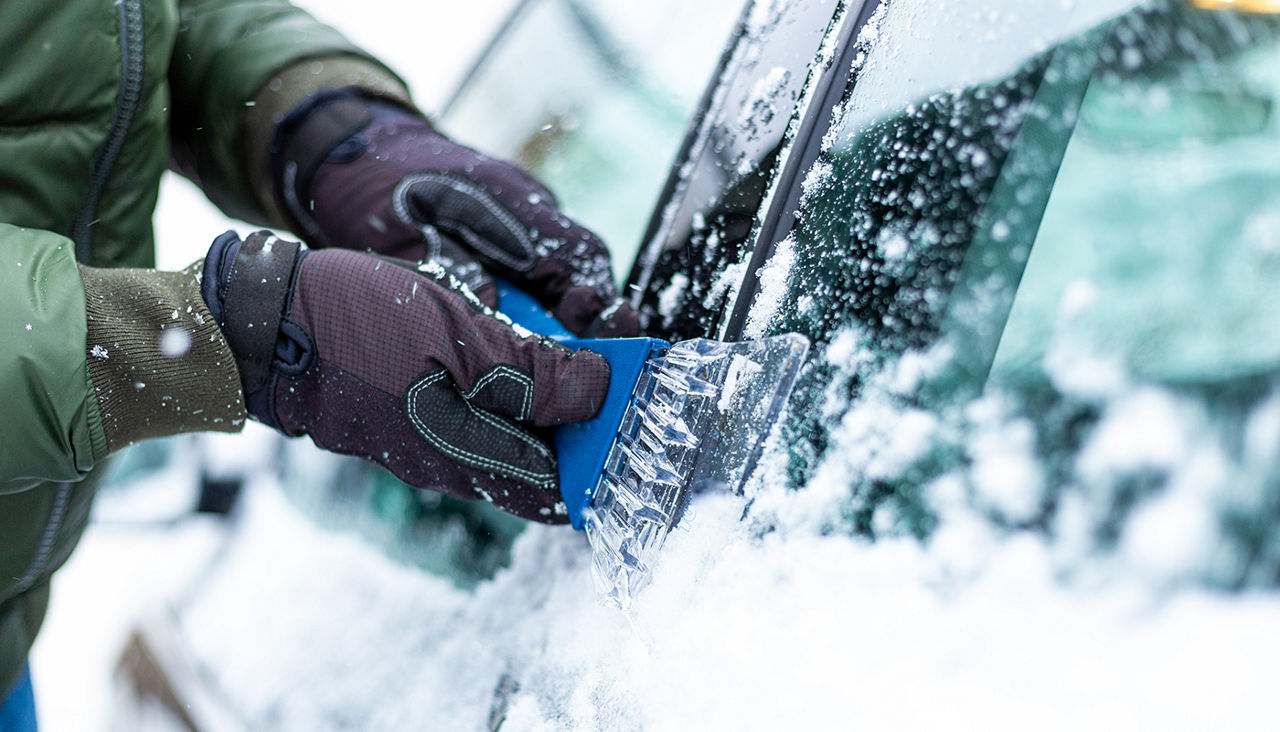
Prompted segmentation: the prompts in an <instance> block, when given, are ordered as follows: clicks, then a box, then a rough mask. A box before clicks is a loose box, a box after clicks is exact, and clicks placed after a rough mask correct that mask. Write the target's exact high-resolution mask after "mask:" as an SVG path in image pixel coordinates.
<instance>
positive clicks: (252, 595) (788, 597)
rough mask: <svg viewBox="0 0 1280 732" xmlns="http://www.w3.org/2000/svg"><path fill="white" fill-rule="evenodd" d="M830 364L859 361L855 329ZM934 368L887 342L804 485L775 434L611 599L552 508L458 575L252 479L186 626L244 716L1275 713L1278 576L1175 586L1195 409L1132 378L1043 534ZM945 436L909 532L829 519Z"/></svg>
mask: <svg viewBox="0 0 1280 732" xmlns="http://www.w3.org/2000/svg"><path fill="white" fill-rule="evenodd" d="M944 355H945V354H944ZM828 358H830V359H835V360H836V361H837V362H843V363H844V364H845V365H847V366H849V367H851V368H852V367H856V365H857V364H860V363H863V362H864V361H865V358H866V354H865V353H863V352H861V351H860V350H859V349H858V348H857V347H856V339H855V338H853V336H852V335H850V334H846V335H845V337H843V338H841V339H839V340H837V342H836V343H835V344H834V346H833V347H832V348H831V349H830V350H829V352H828ZM943 362H945V358H942V357H939V356H937V355H935V356H932V357H931V356H928V355H917V356H913V357H910V358H907V359H904V360H903V361H902V362H900V363H899V364H898V366H897V367H895V368H891V369H888V370H887V371H886V372H885V374H884V377H883V379H881V380H879V381H877V382H876V383H875V384H872V385H871V386H870V387H869V388H868V389H867V390H866V391H865V392H864V394H863V395H862V396H860V397H859V398H858V399H857V400H855V401H853V402H851V403H850V402H847V401H841V400H840V399H839V398H837V397H836V396H834V392H833V396H832V397H831V398H832V399H833V400H835V402H836V403H833V404H829V405H827V408H828V409H830V410H831V412H832V413H833V414H840V413H842V412H843V417H841V418H840V425H839V427H838V429H836V430H835V431H834V432H833V439H834V441H835V446H834V447H833V449H831V450H830V451H829V452H828V458H827V459H826V460H825V461H823V462H822V463H821V465H820V466H819V469H818V470H817V472H816V473H815V475H814V477H813V478H812V480H811V481H810V483H809V485H808V486H807V487H806V488H805V489H804V490H802V491H799V492H793V491H789V490H787V489H785V488H783V487H782V486H783V485H784V483H785V481H784V480H783V479H782V471H783V470H784V468H785V463H786V459H785V453H784V452H783V451H781V450H778V449H776V448H777V445H774V448H775V449H774V450H773V451H772V452H771V455H772V459H771V460H770V462H769V463H768V465H766V467H765V470H764V471H763V474H764V475H763V476H762V479H761V480H759V481H757V482H756V484H755V485H754V486H753V488H752V493H753V497H754V501H753V503H752V505H751V508H750V511H749V512H748V519H747V520H746V521H742V520H741V517H742V515H743V511H744V504H743V499H739V498H733V497H727V496H722V497H705V498H704V499H703V500H701V501H699V502H698V503H697V504H696V505H695V508H694V511H695V515H694V516H693V519H692V521H691V522H690V525H689V530H687V531H683V532H677V533H676V534H673V535H672V538H671V539H670V541H669V543H668V545H667V548H666V551H664V555H663V559H662V563H661V564H660V565H659V567H658V568H657V572H656V577H655V581H654V583H653V585H652V586H650V587H649V588H648V589H647V590H646V591H645V592H644V593H642V594H641V596H640V598H639V600H638V602H637V603H636V605H635V606H634V607H633V610H632V612H631V614H630V615H629V616H628V615H623V614H621V613H618V612H615V611H613V610H610V609H607V608H604V607H602V606H600V605H599V604H598V601H597V599H596V597H595V595H594V592H593V590H592V586H591V580H590V555H589V549H588V547H587V545H586V542H585V541H584V540H583V538H582V537H581V535H578V534H575V533H573V532H571V531H568V530H566V529H558V528H547V527H531V528H530V529H529V530H528V531H527V532H526V533H525V534H524V535H523V536H522V537H521V538H520V539H519V540H518V542H517V544H516V546H515V549H514V554H513V560H512V565H511V567H510V568H509V569H507V570H505V571H503V572H502V573H500V574H499V575H498V576H497V577H496V578H495V579H494V580H492V581H489V582H485V583H483V584H481V585H480V586H479V587H478V588H477V589H476V590H475V591H474V592H472V593H466V592H462V591H459V590H457V589H455V588H454V587H453V586H452V585H450V584H449V583H448V582H446V581H445V580H443V579H439V578H435V577H432V576H430V575H426V574H423V573H421V572H419V571H416V570H411V569H407V568H403V567H400V566H397V565H395V564H393V563H392V562H390V561H389V560H387V559H385V558H384V557H383V556H382V555H380V554H379V553H377V552H376V551H375V550H374V549H372V548H371V547H370V546H368V545H366V544H364V543H362V542H361V541H359V540H357V539H354V538H352V537H347V536H341V535H334V534H329V533H326V532H324V531H321V530H319V529H316V528H314V526H313V525H311V524H310V523H309V522H308V521H306V520H305V519H303V518H301V517H300V516H298V515H297V514H296V513H295V512H294V510H293V509H292V508H291V507H290V506H289V504H288V503H287V502H286V501H284V500H283V498H282V497H281V495H280V494H279V492H278V491H277V490H275V489H265V490H259V491H257V492H256V493H254V494H253V495H252V500H251V502H250V505H249V506H248V509H249V510H248V511H247V515H246V516H245V518H244V524H243V526H242V527H241V532H242V536H241V537H240V539H239V540H238V541H237V542H236V543H235V544H234V547H233V549H232V550H231V553H230V555H229V556H228V557H227V558H226V559H225V560H224V561H223V563H222V565H221V567H220V568H219V570H218V571H217V572H216V573H215V574H214V575H213V576H212V577H211V579H210V581H209V583H208V584H207V586H206V588H205V590H204V591H203V593H202V594H201V595H200V596H199V597H198V598H197V599H196V601H195V604H194V606H193V608H192V611H191V612H189V613H187V614H186V616H185V618H184V626H185V629H186V631H187V633H188V634H189V637H190V639H191V640H192V642H193V644H194V647H195V650H196V652H197V654H198V655H199V656H200V657H201V658H202V659H204V661H205V663H206V664H207V665H208V667H209V669H210V670H211V671H212V675H213V677H214V678H216V679H217V681H218V683H219V684H220V685H221V686H222V687H223V689H224V691H225V694H226V696H227V698H229V699H231V700H234V702H235V704H236V705H237V707H238V708H239V710H240V711H241V713H243V714H244V715H245V718H246V722H247V723H248V726H249V727H251V728H280V729H310V730H317V729H336V728H343V727H358V728H361V729H405V728H423V727H433V726H442V727H447V728H450V729H476V730H484V729H490V728H491V727H492V725H494V724H497V723H499V722H502V727H501V728H502V729H504V730H544V729H548V730H550V729H620V730H630V729H654V730H667V729H670V730H675V729H691V728H709V729H779V728H797V729H829V728H842V729H843V728H869V729H902V728H937V727H942V726H948V727H949V726H954V725H956V724H957V722H959V723H960V724H961V725H962V726H966V727H972V728H979V729H986V728H992V727H995V728H1035V729H1044V728H1050V729H1077V728H1080V727H1083V726H1086V725H1087V726H1096V725H1099V724H1102V725H1105V726H1107V727H1111V728H1156V727H1161V726H1163V727H1168V728H1175V729H1188V728H1200V729H1205V728H1224V727H1225V728H1243V729H1249V728H1263V727H1266V726H1268V725H1267V719H1268V718H1269V716H1270V711H1269V702H1268V701H1267V700H1268V699H1269V698H1270V687H1269V684H1270V681H1269V680H1270V679H1271V678H1273V677H1274V674H1275V672H1276V671H1277V670H1278V669H1277V666H1280V661H1277V659H1280V636H1277V635H1276V634H1275V633H1273V632H1271V630H1272V625H1273V624H1274V620H1275V618H1276V617H1277V612H1280V598H1277V597H1276V596H1275V595H1274V594H1271V593H1255V594H1243V595H1231V594H1225V593H1218V592H1215V591H1211V590H1209V589H1205V588H1204V587H1203V586H1202V585H1200V584H1197V583H1192V582H1184V581H1181V580H1182V579H1184V578H1186V577H1188V576H1197V575H1195V574H1194V572H1193V573H1191V574H1190V575H1189V574H1188V573H1187V568H1188V566H1191V567H1193V568H1194V566H1195V565H1196V563H1197V562H1199V561H1200V560H1201V559H1203V558H1205V557H1210V556H1213V554H1214V550H1215V542H1216V541H1218V536H1217V534H1216V531H1217V529H1216V527H1212V526H1210V527H1207V529H1206V527H1205V525H1204V520H1203V517H1205V516H1210V517H1212V516H1215V515H1217V514H1216V513H1215V511H1214V510H1211V509H1214V508H1215V507H1218V506H1219V503H1218V499H1219V498H1221V495H1220V494H1215V493H1214V491H1213V490H1210V489H1213V488H1215V487H1218V486H1219V485H1220V481H1213V480H1208V479H1209V478H1212V477H1214V476H1215V475H1217V476H1218V477H1219V478H1222V477H1224V476H1226V475H1230V471H1229V470H1228V471H1226V472H1224V471H1223V465H1222V464H1217V466H1216V468H1217V470H1218V472H1217V473H1214V472H1213V471H1214V469H1215V463H1214V461H1213V459H1212V454H1210V453H1205V452H1203V450H1201V449H1200V448H1198V447H1197V446H1196V445H1195V444H1194V443H1195V441H1196V438H1197V436H1198V437H1199V440H1200V442H1202V443H1205V444H1211V443H1212V442H1213V440H1212V439H1211V438H1212V434H1213V433H1212V431H1211V430H1210V429H1209V428H1208V427H1207V426H1206V423H1205V422H1204V421H1201V420H1198V419H1196V416H1195V413H1194V410H1193V411H1191V412H1188V411H1186V410H1190V409H1191V407H1190V406H1189V405H1188V403H1186V402H1184V401H1179V400H1178V399H1176V398H1175V397H1173V396H1172V395H1169V394H1165V393H1162V392H1157V391H1155V390H1135V391H1131V392H1128V395H1127V396H1125V397H1123V398H1119V399H1117V400H1115V401H1114V403H1113V404H1112V405H1111V406H1110V407H1109V408H1108V409H1107V410H1106V412H1105V414H1104V415H1103V416H1102V417H1101V419H1100V421H1099V422H1098V424H1097V426H1096V427H1095V428H1094V429H1093V431H1092V432H1091V434H1090V437H1089V438H1088V439H1087V440H1086V441H1085V446H1084V447H1083V449H1082V450H1081V451H1080V453H1079V456H1078V460H1077V466H1076V470H1077V472H1078V474H1079V476H1080V480H1081V483H1080V485H1079V490H1078V491H1071V492H1067V493H1064V494H1063V495H1064V504H1066V505H1064V507H1062V508H1061V509H1060V510H1059V511H1058V512H1057V513H1056V514H1054V515H1053V521H1054V522H1056V523H1054V528H1053V530H1052V531H1050V532H1047V533H1046V532H1042V531H1039V530H1031V529H1020V528H1017V526H1018V525H1019V524H1022V523H1025V522H1027V521H1028V519H1029V518H1030V517H1031V516H1033V515H1035V514H1037V513H1038V512H1039V511H1040V500H1041V499H1042V497H1043V496H1044V494H1045V491H1046V490H1048V489H1047V488H1046V484H1047V480H1046V478H1045V476H1044V474H1043V467H1042V465H1041V464H1040V463H1039V462H1038V461H1037V459H1036V458H1035V455H1034V445H1033V443H1034V442H1035V440H1034V437H1035V428H1034V427H1033V426H1032V424H1031V423H1030V422H1029V421H1028V420H1027V418H1026V417H1025V416H1020V415H1018V414H1017V410H1016V409H1015V408H1014V407H1013V406H1012V402H1010V401H1007V400H1002V399H1001V398H996V397H987V398H984V399H982V400H980V401H976V402H972V403H969V404H967V405H964V406H963V407H962V408H961V409H959V410H958V413H957V414H958V416H954V415H950V414H948V413H943V414H932V413H928V412H924V411H922V410H919V409H914V408H903V407H902V406H901V405H900V404H897V403H896V402H895V394H896V393H897V392H899V391H901V390H908V391H909V390H911V389H913V388H915V387H917V386H918V385H919V384H920V383H921V380H923V379H927V378H929V376H930V374H932V373H933V372H934V371H936V369H937V368H938V367H939V364H940V363H943ZM1259 409H1260V411H1259V412H1258V414H1257V416H1256V417H1255V418H1254V420H1253V421H1252V423H1251V424H1252V426H1251V428H1250V430H1249V431H1250V437H1248V438H1247V441H1249V442H1250V443H1252V444H1255V445H1256V449H1259V450H1262V449H1263V448H1264V446H1266V445H1267V444H1270V445H1276V444H1280V441H1278V440H1271V441H1270V443H1267V442H1266V440H1267V438H1268V437H1269V436H1270V437H1275V436H1276V433H1277V429H1276V428H1275V425H1277V424H1280V418H1277V417H1276V414H1280V412H1278V411H1277V409H1276V405H1274V404H1270V403H1268V404H1266V405H1264V406H1263V407H1260V408H1259ZM955 420H960V421H955ZM962 426H963V427H964V429H961V427H962ZM948 441H952V442H953V443H954V444H955V445H958V446H960V448H961V449H962V450H963V451H964V452H965V454H966V455H967V456H968V457H967V458H966V459H964V460H960V461H958V462H957V463H955V464H954V465H953V466H952V467H951V468H949V469H946V470H942V471H939V473H938V475H937V476H936V477H935V478H934V479H933V480H931V481H930V482H929V483H928V484H927V485H925V486H923V498H921V503H922V504H923V505H925V506H926V507H927V509H928V511H930V512H932V514H933V515H934V517H935V518H936V526H935V527H934V528H933V530H932V531H931V532H930V534H929V538H928V540H927V541H923V542H922V541H919V540H917V539H916V538H915V536H914V535H913V534H912V533H911V532H910V531H906V530H902V529H901V522H900V520H899V519H901V516H898V515H897V514H896V513H895V511H894V510H892V507H891V506H888V505H886V506H881V507H879V508H878V509H877V510H876V511H874V513H876V514H879V515H876V516H874V517H873V520H872V522H871V523H872V526H874V527H875V528H876V529H877V533H878V535H879V539H878V540H877V541H875V542H874V543H873V542H871V541H869V540H866V539H863V538H859V537H858V536H856V535H850V532H849V530H848V515H849V513H850V511H851V506H852V505H854V504H856V502H857V498H858V491H859V490H860V486H864V485H866V484H867V483H868V482H869V481H874V480H875V479H886V480H888V479H893V478H901V477H902V476H904V475H910V474H913V473H912V471H913V470H914V469H915V466H917V465H918V463H919V461H920V459H921V458H922V456H926V455H929V454H931V452H932V451H936V450H937V448H938V446H939V445H940V444H941V445H946V444H948ZM1267 449H1269V450H1270V453H1268V454H1271V453H1274V448H1267ZM1259 459H1261V456H1260V457H1259ZM1251 464H1256V463H1251ZM1154 465H1159V466H1165V467H1169V466H1172V467H1174V468H1176V469H1175V471H1174V473H1173V475H1174V477H1173V478H1171V479H1170V481H1169V482H1168V483H1167V484H1166V485H1165V486H1164V490H1163V491H1154V492H1152V494H1151V495H1152V496H1153V498H1152V499H1151V500H1138V501H1136V505H1137V506H1138V508H1137V510H1136V513H1135V515H1134V518H1133V520H1132V522H1131V523H1130V524H1129V525H1128V527H1127V528H1126V529H1124V530H1123V531H1122V532H1121V538H1120V540H1119V546H1120V547H1121V549H1120V550H1119V551H1117V552H1116V553H1115V554H1114V555H1111V554H1105V555H1104V554H1100V553H1098V552H1097V550H1096V546H1095V545H1094V543H1093V542H1092V538H1091V537H1092V536H1093V535H1094V533H1095V532H1096V528H1097V527H1096V521H1097V520H1098V517H1096V516H1092V515H1090V514H1089V511H1090V510H1096V509H1097V508H1098V507H1099V506H1105V505H1107V503H1106V500H1104V499H1109V497H1110V496H1109V494H1106V495H1103V496H1092V495H1090V493H1089V491H1095V490H1096V491H1104V493H1105V491H1110V490H1114V489H1115V485H1116V483H1115V482H1114V480H1113V478H1115V476H1118V475H1123V474H1128V472H1129V471H1131V470H1132V469H1146V468H1150V467H1152V466H1154ZM1179 466H1185V470H1184V469H1182V468H1180V467H1179ZM1228 467H1229V466H1228ZM1242 468H1243V466H1239V465H1237V466H1236V469H1237V470H1239V469H1242ZM1240 475H1241V474H1240V473H1237V474H1236V476H1235V477H1236V478H1239V477H1240ZM1206 486H1207V487H1208V488H1206ZM1207 490H1208V493H1209V495H1206V491H1207ZM1214 496H1217V497H1216V498H1215V497H1214ZM1086 498H1088V499H1089V501H1086V500H1085V499H1086ZM1082 512H1083V513H1082ZM1072 526H1075V527H1076V528H1075V529H1074V530H1073V529H1072ZM1050 536H1054V537H1057V538H1056V539H1050V538H1047V537H1050ZM502 720H505V722H503V721H502Z"/></svg>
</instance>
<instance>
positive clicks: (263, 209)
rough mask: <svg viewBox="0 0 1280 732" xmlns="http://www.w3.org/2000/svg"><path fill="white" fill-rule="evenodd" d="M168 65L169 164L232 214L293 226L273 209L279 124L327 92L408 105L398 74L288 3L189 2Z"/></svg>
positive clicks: (182, 4) (254, 0)
mask: <svg viewBox="0 0 1280 732" xmlns="http://www.w3.org/2000/svg"><path fill="white" fill-rule="evenodd" d="M179 11H180V13H181V18H180V26H179V31H178V39H177V44H176V46H175V48H174V54H173V59H172V61H171V63H170V70H169V83H170V86H171V88H172V95H173V114H172V122H171V123H172V136H173V159H172V164H173V167H174V168H175V169H176V170H177V171H178V172H179V173H181V174H183V175H184V176H186V177H188V178H190V179H191V180H193V181H194V182H196V184H197V185H199V186H200V187H201V188H202V189H203V190H204V192H205V195H207V196H208V197H209V198H210V200H212V201H213V202H214V203H215V204H217V205H218V207H219V208H221V209H222V210H223V211H224V212H225V213H227V214H228V215H229V216H233V217H236V218H241V219H244V220H247V221H252V222H254V223H259V224H267V225H271V226H276V227H281V228H287V227H288V223H287V222H286V221H285V220H284V218H283V217H281V216H280V215H279V213H278V212H277V211H276V210H275V209H274V200H273V196H272V195H271V192H270V183H269V181H270V176H269V175H268V174H267V169H266V166H267V163H266V155H267V146H268V144H269V143H270V139H271V136H272V134H273V133H274V129H275V124H276V122H278V121H279V119H280V118H281V117H283V116H284V114H285V113H286V112H287V111H288V110H289V109H291V108H293V107H294V106H295V105H296V104H297V103H298V102H299V101H301V100H302V99H305V98H306V97H307V96H308V95H310V94H312V93H314V92H315V91H317V90H319V89H323V88H337V87H350V88H355V89H359V90H360V91H361V92H362V93H364V94H368V95H370V96H372V97H375V98H384V99H389V100H395V101H397V102H400V103H403V104H408V103H409V94H408V91H407V89H406V88H405V85H404V83H403V82H402V81H400V79H399V78H398V77H396V75H395V74H393V73H392V72H391V71H390V70H388V69H387V68H386V67H385V66H383V65H382V64H381V63H379V62H378V61H377V60H376V59H374V58H373V57H372V56H370V55H369V54H367V53H366V52H364V51H363V50H361V49H359V48H357V47H356V46H355V45H354V44H352V43H351V42H350V41H348V40H347V39H346V38H344V37H343V36H342V35H341V34H340V33H338V32H337V31H336V30H334V29H333V28H331V27H329V26H327V25H325V24H323V23H321V22H319V21H317V20H316V19H315V18H313V17H311V16H310V15H308V14H307V13H305V12H304V11H302V10H301V9H299V8H296V7H294V6H293V5H291V4H290V3H288V2H284V0H184V1H183V2H180V3H179Z"/></svg>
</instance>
